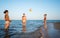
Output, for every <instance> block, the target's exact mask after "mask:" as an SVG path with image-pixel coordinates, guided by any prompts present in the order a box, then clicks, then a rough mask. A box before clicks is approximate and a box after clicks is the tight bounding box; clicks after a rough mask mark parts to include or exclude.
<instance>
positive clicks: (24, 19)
mask: <svg viewBox="0 0 60 38" xmlns="http://www.w3.org/2000/svg"><path fill="white" fill-rule="evenodd" d="M22 25H23V26H25V25H26V16H25V13H23V16H22Z"/></svg>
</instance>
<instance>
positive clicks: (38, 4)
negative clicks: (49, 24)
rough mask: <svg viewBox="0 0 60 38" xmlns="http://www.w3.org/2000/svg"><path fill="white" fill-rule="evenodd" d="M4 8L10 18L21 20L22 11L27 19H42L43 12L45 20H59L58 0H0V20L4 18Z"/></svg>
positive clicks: (59, 7) (59, 1)
mask: <svg viewBox="0 0 60 38" xmlns="http://www.w3.org/2000/svg"><path fill="white" fill-rule="evenodd" d="M30 8H31V10H32V12H30V11H29V9H30ZM5 10H8V11H9V17H10V19H11V20H21V19H22V15H23V13H25V14H26V17H27V20H43V18H44V16H43V15H44V14H47V20H60V0H0V20H4V13H3V12H4V11H5Z"/></svg>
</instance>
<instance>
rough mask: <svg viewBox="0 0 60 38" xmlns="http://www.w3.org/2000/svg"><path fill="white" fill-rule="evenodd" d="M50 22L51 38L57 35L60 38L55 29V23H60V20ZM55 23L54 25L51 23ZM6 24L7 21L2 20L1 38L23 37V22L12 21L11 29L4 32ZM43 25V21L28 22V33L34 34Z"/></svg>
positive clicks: (0, 24) (0, 23)
mask: <svg viewBox="0 0 60 38" xmlns="http://www.w3.org/2000/svg"><path fill="white" fill-rule="evenodd" d="M47 22H50V23H48V24H47V25H49V26H50V27H49V35H50V36H51V38H52V37H53V38H54V36H53V34H55V33H56V34H57V35H58V36H60V34H59V32H58V31H56V30H55V29H54V27H53V23H54V22H60V21H59V20H57V21H56V20H53V21H52V20H50V21H47ZM51 22H53V23H51ZM4 24H5V21H4V20H0V38H6V37H8V38H20V37H21V35H23V33H22V22H21V20H12V22H11V23H10V27H9V30H8V31H6V32H5V31H4ZM42 25H43V21H42V20H27V24H26V33H31V32H34V31H35V30H37V29H38V28H39V27H40V26H42ZM55 31H56V32H55ZM55 36H56V35H55Z"/></svg>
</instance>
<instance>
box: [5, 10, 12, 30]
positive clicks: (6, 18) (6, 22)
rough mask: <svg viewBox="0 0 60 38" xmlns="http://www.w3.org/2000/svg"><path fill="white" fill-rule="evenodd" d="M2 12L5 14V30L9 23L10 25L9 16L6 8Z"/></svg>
mask: <svg viewBox="0 0 60 38" xmlns="http://www.w3.org/2000/svg"><path fill="white" fill-rule="evenodd" d="M4 14H5V30H7V29H8V28H9V25H10V22H11V21H10V18H9V15H8V10H5V11H4Z"/></svg>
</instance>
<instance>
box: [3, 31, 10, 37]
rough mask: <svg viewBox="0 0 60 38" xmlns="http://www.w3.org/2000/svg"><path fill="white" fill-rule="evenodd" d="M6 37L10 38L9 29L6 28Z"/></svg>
mask: <svg viewBox="0 0 60 38" xmlns="http://www.w3.org/2000/svg"><path fill="white" fill-rule="evenodd" d="M4 38H10V36H9V31H8V30H5V36H4Z"/></svg>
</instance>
